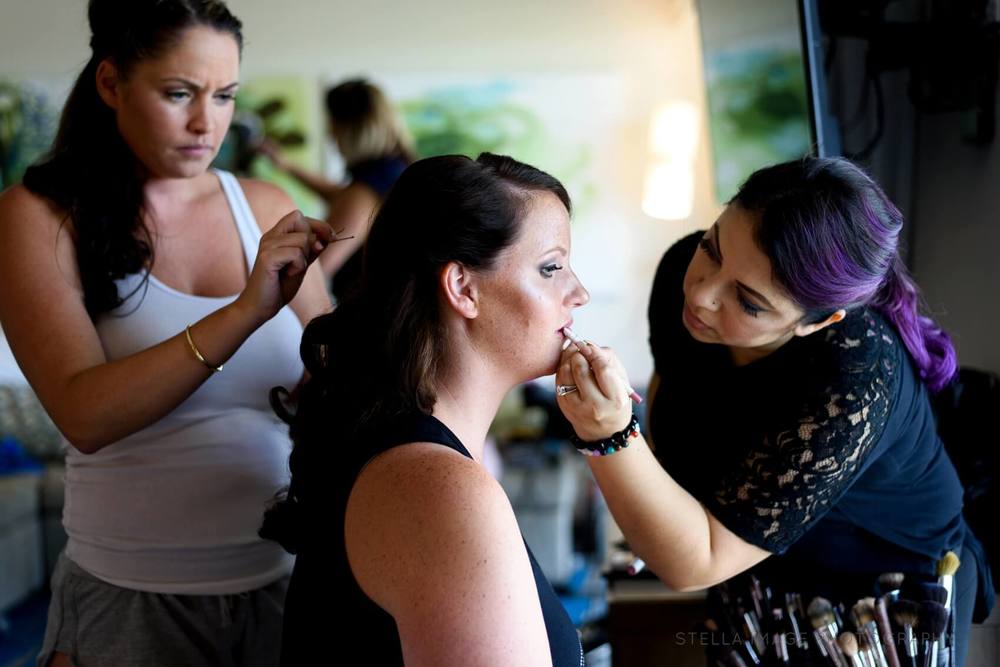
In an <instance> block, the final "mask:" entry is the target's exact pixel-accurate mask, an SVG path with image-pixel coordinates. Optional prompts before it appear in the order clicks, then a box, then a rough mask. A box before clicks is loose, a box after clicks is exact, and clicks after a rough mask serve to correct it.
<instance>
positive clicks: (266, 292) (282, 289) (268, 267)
mask: <svg viewBox="0 0 1000 667" xmlns="http://www.w3.org/2000/svg"><path fill="white" fill-rule="evenodd" d="M335 236H336V234H335V233H334V231H333V229H332V228H331V227H330V225H328V224H327V223H325V222H323V221H322V220H315V219H313V218H309V217H306V216H304V215H302V213H301V211H292V212H291V213H289V214H288V215H286V216H285V217H283V218H281V220H279V221H278V223H277V224H276V225H275V226H274V227H273V228H271V229H270V230H269V231H268V232H266V233H265V234H264V235H263V236H262V237H261V239H260V246H259V247H258V248H257V258H256V259H255V260H254V265H253V270H252V271H251V272H250V278H249V279H248V280H247V286H246V287H245V288H244V290H243V292H242V293H241V294H240V296H239V297H238V298H237V301H238V302H239V303H240V304H242V305H243V306H244V307H245V308H247V309H249V310H250V311H251V312H253V313H254V318H255V320H256V321H257V322H258V323H259V324H263V323H264V322H266V321H267V320H269V319H271V318H272V317H274V316H275V315H276V314H277V312H278V311H279V310H281V309H282V308H283V307H284V306H285V305H287V304H288V303H289V302H290V301H291V300H292V299H293V298H295V294H296V293H297V292H298V290H299V287H300V286H301V285H302V280H303V279H304V278H305V275H306V270H307V269H308V268H309V266H310V265H311V264H312V263H313V262H314V261H315V260H316V258H317V257H319V255H320V253H322V252H323V250H324V249H325V248H326V247H327V246H328V245H329V244H330V243H332V242H333V241H334V239H335Z"/></svg>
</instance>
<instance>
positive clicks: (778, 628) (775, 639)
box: [771, 607, 791, 665]
mask: <svg viewBox="0 0 1000 667" xmlns="http://www.w3.org/2000/svg"><path fill="white" fill-rule="evenodd" d="M771 615H772V617H773V619H774V628H773V631H772V632H771V648H772V649H773V653H774V661H775V664H777V665H790V664H791V657H790V656H789V655H788V632H787V624H786V623H785V612H784V611H782V610H781V608H780V607H779V608H777V609H772V610H771Z"/></svg>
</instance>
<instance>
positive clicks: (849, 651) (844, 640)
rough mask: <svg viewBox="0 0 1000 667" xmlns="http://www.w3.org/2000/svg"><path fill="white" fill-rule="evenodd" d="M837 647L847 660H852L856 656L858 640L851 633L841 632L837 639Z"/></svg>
mask: <svg viewBox="0 0 1000 667" xmlns="http://www.w3.org/2000/svg"><path fill="white" fill-rule="evenodd" d="M837 646H839V647H840V650H841V651H843V652H844V655H846V656H847V657H848V658H853V657H854V656H856V655H857V654H858V638H857V636H856V635H855V634H854V633H853V632H842V633H840V636H839V637H837Z"/></svg>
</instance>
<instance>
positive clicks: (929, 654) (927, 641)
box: [918, 600, 948, 667]
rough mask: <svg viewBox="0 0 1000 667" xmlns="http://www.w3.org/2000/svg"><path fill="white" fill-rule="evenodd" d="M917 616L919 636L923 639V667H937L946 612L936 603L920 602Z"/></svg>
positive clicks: (945, 625)
mask: <svg viewBox="0 0 1000 667" xmlns="http://www.w3.org/2000/svg"><path fill="white" fill-rule="evenodd" d="M918 614H919V616H920V636H921V637H922V638H923V642H922V646H921V649H922V651H923V658H924V660H923V667H938V647H939V646H940V645H941V635H943V634H944V631H945V628H947V627H948V610H947V609H945V608H944V605H943V604H940V603H938V602H934V601H932V600H922V601H921V602H920V609H919V612H918Z"/></svg>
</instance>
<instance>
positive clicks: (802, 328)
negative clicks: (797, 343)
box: [795, 308, 847, 336]
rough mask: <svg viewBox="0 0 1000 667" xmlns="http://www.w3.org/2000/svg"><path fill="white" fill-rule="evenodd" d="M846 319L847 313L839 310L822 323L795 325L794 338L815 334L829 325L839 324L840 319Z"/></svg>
mask: <svg viewBox="0 0 1000 667" xmlns="http://www.w3.org/2000/svg"><path fill="white" fill-rule="evenodd" d="M845 317H847V311H846V310H844V309H843V308H841V309H840V310H838V311H837V312H835V313H834V314H832V315H830V317H828V318H826V319H825V320H823V321H822V322H816V323H814V324H797V325H795V335H796V336H808V335H809V334H812V333H816V332H817V331H819V330H821V329H825V328H827V327H828V326H830V325H831V324H835V323H836V322H840V321H841V320H842V319H844V318H845Z"/></svg>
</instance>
